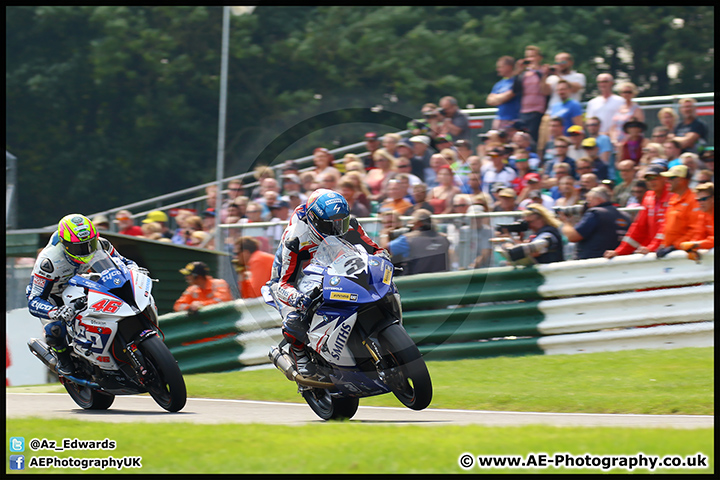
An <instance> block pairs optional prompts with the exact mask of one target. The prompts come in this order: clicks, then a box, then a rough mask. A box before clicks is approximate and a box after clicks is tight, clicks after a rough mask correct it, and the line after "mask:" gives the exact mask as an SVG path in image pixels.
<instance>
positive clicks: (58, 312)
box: [49, 305, 75, 322]
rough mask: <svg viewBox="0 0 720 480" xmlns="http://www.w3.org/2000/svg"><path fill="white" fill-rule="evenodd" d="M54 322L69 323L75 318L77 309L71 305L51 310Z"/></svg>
mask: <svg viewBox="0 0 720 480" xmlns="http://www.w3.org/2000/svg"><path fill="white" fill-rule="evenodd" d="M49 316H50V318H52V319H53V320H62V321H63V322H69V321H70V320H72V319H73V318H74V317H75V309H74V308H73V307H71V306H70V305H63V306H62V307H58V308H56V309H55V310H51V311H50V314H49Z"/></svg>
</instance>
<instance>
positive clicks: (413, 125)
mask: <svg viewBox="0 0 720 480" xmlns="http://www.w3.org/2000/svg"><path fill="white" fill-rule="evenodd" d="M439 110H440V107H438V106H437V105H435V104H434V103H426V104H424V105H423V106H422V108H421V109H420V111H421V113H422V116H423V118H422V120H411V121H410V122H409V123H408V130H410V135H412V136H418V135H423V136H427V137H428V139H429V140H431V141H432V139H434V138H435V137H436V136H437V135H438V134H439V133H440V130H441V127H442V119H443V117H442V115H440V113H439Z"/></svg>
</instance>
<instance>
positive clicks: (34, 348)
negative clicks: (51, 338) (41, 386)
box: [27, 338, 58, 374]
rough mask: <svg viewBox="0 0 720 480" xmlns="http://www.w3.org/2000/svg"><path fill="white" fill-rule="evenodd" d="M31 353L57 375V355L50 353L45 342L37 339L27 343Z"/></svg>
mask: <svg viewBox="0 0 720 480" xmlns="http://www.w3.org/2000/svg"><path fill="white" fill-rule="evenodd" d="M27 345H28V348H30V352H31V353H32V354H33V355H35V356H36V357H38V359H39V360H40V361H41V362H42V363H44V364H45V366H46V367H48V368H49V369H50V371H52V372H53V373H55V374H57V373H58V372H57V359H56V358H55V355H53V354H52V353H51V352H50V349H49V348H48V346H47V345H45V343H44V342H42V341H41V340H40V339H37V338H31V339H30V340H28V342H27Z"/></svg>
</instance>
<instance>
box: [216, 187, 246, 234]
mask: <svg viewBox="0 0 720 480" xmlns="http://www.w3.org/2000/svg"><path fill="white" fill-rule="evenodd" d="M243 190H244V189H243V186H242V181H241V180H239V179H233V180H230V181H229V182H228V196H227V198H226V199H225V200H223V203H222V210H221V211H220V222H221V223H225V221H226V219H227V216H228V213H227V208H228V206H229V205H230V204H232V203H233V202H234V201H235V199H236V198H238V197H240V196H242V194H243Z"/></svg>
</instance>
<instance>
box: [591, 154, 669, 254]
mask: <svg viewBox="0 0 720 480" xmlns="http://www.w3.org/2000/svg"><path fill="white" fill-rule="evenodd" d="M663 171H664V169H663V168H662V167H660V166H659V165H651V166H650V167H648V169H647V170H646V172H645V182H646V183H647V186H648V191H647V193H645V196H644V197H643V198H642V199H641V201H642V207H643V208H642V209H641V210H640V212H638V214H637V216H636V217H635V221H634V222H633V223H632V225H631V226H630V229H629V230H628V232H627V235H625V238H623V239H622V242H620V245H618V247H617V248H615V249H612V250H608V251H606V252H605V253H604V255H603V256H604V257H605V258H613V257H615V256H617V255H630V254H633V253H640V254H642V255H646V254H648V253H649V252H654V251H656V250H657V249H658V247H659V246H660V242H661V241H662V238H663V231H664V228H665V212H666V210H667V207H668V202H669V201H670V197H671V196H672V192H670V188H669V186H668V184H667V182H666V181H665V178H663V177H661V176H660V173H662V172H663Z"/></svg>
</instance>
